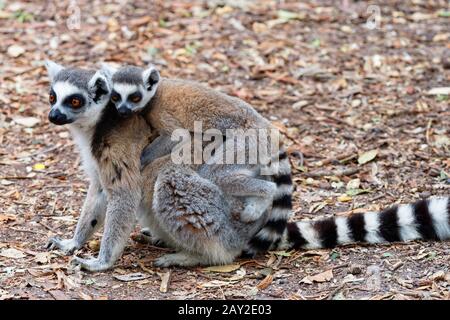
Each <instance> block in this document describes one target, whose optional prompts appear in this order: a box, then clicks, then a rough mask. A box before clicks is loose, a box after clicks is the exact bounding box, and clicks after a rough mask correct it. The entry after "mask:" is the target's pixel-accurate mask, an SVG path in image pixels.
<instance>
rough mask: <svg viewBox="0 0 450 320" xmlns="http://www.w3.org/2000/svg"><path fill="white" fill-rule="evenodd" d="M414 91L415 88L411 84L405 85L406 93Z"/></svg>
mask: <svg viewBox="0 0 450 320" xmlns="http://www.w3.org/2000/svg"><path fill="white" fill-rule="evenodd" d="M414 92H416V89H415V88H414V87H413V86H407V87H406V93H407V94H409V95H411V94H414Z"/></svg>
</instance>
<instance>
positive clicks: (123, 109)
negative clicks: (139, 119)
mask: <svg viewBox="0 0 450 320" xmlns="http://www.w3.org/2000/svg"><path fill="white" fill-rule="evenodd" d="M117 112H118V113H119V115H120V116H121V117H129V116H131V114H132V113H133V111H132V110H131V109H130V108H128V107H127V106H126V105H121V106H120V107H119V109H117Z"/></svg>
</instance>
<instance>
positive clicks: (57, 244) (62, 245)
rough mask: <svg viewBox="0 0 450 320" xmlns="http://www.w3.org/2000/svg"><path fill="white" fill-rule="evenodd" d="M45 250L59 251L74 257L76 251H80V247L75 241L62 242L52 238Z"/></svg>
mask: <svg viewBox="0 0 450 320" xmlns="http://www.w3.org/2000/svg"><path fill="white" fill-rule="evenodd" d="M45 248H46V249H47V250H54V249H59V250H61V251H62V252H63V253H64V254H65V255H72V254H73V253H74V252H75V250H77V249H79V246H78V244H77V243H76V242H75V241H74V240H73V239H66V240H61V239H59V238H58V237H52V238H50V239H49V240H48V241H47V243H46V245H45Z"/></svg>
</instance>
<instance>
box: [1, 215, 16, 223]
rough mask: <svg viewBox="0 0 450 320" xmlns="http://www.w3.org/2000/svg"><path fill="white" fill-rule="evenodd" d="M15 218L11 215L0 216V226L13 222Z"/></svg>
mask: <svg viewBox="0 0 450 320" xmlns="http://www.w3.org/2000/svg"><path fill="white" fill-rule="evenodd" d="M15 220H16V216H15V215H13V214H0V224H1V223H8V221H15Z"/></svg>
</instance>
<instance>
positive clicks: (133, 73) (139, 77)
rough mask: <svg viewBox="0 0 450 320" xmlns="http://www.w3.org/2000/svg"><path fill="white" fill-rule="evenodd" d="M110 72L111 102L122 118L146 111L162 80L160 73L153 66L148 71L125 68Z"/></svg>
mask: <svg viewBox="0 0 450 320" xmlns="http://www.w3.org/2000/svg"><path fill="white" fill-rule="evenodd" d="M108 72H109V74H110V75H111V82H112V91H111V102H112V103H113V104H114V105H115V106H116V109H117V111H118V113H119V115H120V116H122V117H128V116H130V115H132V114H133V113H136V112H140V111H141V110H142V109H144V108H145V106H146V105H147V103H148V102H149V101H150V99H151V98H152V97H153V96H154V95H155V93H156V89H157V88H158V83H159V80H160V76H159V72H158V71H157V70H156V69H155V67H153V66H151V67H149V68H148V69H141V68H137V67H123V68H120V69H119V70H117V71H115V70H114V71H111V69H109V71H106V73H108Z"/></svg>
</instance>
